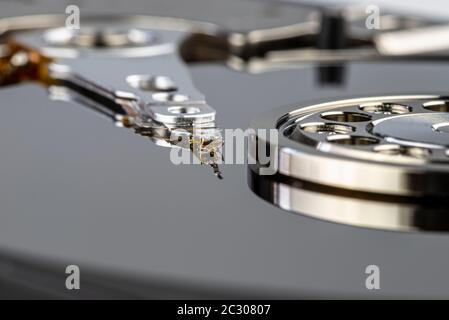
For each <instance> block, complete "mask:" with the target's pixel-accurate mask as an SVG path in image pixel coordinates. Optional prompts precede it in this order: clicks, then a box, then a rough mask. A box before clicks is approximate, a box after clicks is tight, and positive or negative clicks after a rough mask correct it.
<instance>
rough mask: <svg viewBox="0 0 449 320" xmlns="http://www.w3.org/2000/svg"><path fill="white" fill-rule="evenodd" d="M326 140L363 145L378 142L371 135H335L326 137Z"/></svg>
mask: <svg viewBox="0 0 449 320" xmlns="http://www.w3.org/2000/svg"><path fill="white" fill-rule="evenodd" d="M327 141H329V142H331V143H335V144H343V145H351V146H364V145H371V144H377V143H379V140H378V139H376V138H371V137H362V136H350V135H336V136H330V137H328V138H327Z"/></svg>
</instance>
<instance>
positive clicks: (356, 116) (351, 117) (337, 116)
mask: <svg viewBox="0 0 449 320" xmlns="http://www.w3.org/2000/svg"><path fill="white" fill-rule="evenodd" d="M321 118H323V119H325V120H329V121H339V122H363V121H369V120H371V117H370V116H369V115H366V114H363V113H357V112H344V111H330V112H325V113H322V114H321Z"/></svg>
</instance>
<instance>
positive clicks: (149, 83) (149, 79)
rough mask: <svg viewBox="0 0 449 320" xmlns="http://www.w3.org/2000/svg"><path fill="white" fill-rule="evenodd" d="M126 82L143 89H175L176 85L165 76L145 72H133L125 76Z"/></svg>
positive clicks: (165, 90) (164, 90) (163, 90)
mask: <svg viewBox="0 0 449 320" xmlns="http://www.w3.org/2000/svg"><path fill="white" fill-rule="evenodd" d="M126 82H128V84H129V85H130V86H131V87H133V88H136V89H140V90H144V91H162V92H167V91H176V90H178V88H177V87H176V85H175V83H174V81H173V80H171V79H170V78H169V77H166V76H151V75H146V74H133V75H131V76H128V77H127V78H126Z"/></svg>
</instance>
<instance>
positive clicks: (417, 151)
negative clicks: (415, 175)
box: [374, 144, 432, 159]
mask: <svg viewBox="0 0 449 320" xmlns="http://www.w3.org/2000/svg"><path fill="white" fill-rule="evenodd" d="M374 151H375V152H378V153H382V154H388V155H393V156H394V155H398V156H399V155H401V156H408V157H413V158H418V159H426V158H428V157H429V156H430V155H431V154H432V151H431V150H429V149H426V148H419V147H409V146H401V145H397V144H385V145H381V146H376V147H374Z"/></svg>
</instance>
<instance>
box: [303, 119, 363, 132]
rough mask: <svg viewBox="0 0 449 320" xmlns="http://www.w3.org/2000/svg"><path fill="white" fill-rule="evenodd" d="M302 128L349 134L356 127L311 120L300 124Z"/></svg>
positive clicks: (306, 130)
mask: <svg viewBox="0 0 449 320" xmlns="http://www.w3.org/2000/svg"><path fill="white" fill-rule="evenodd" d="M300 128H301V130H303V131H305V132H310V133H318V134H347V133H351V132H354V131H355V128H354V127H351V126H347V125H344V124H335V123H324V122H311V123H304V124H302V125H300Z"/></svg>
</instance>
